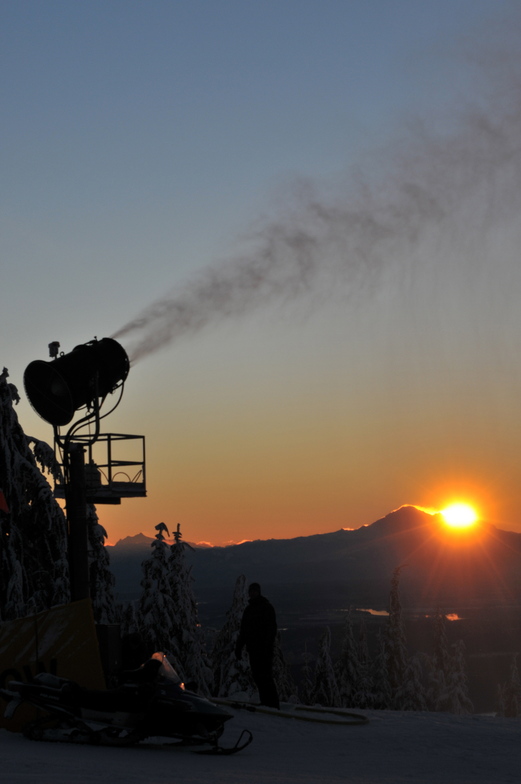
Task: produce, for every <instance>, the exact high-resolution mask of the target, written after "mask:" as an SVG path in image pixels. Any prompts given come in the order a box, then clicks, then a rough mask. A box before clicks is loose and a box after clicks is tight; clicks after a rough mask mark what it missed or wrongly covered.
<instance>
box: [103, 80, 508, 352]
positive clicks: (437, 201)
mask: <svg viewBox="0 0 521 784" xmlns="http://www.w3.org/2000/svg"><path fill="white" fill-rule="evenodd" d="M510 98H512V96H510ZM520 140H521V101H520V100H519V94H518V93H516V95H515V96H514V100H508V101H505V102H504V103H503V105H502V108H499V107H498V106H495V107H494V110H491V109H490V108H489V109H488V110H486V111H485V110H478V109H474V110H472V111H470V110H467V111H466V112H465V113H464V116H462V117H461V119H460V123H459V126H458V127H457V128H456V129H455V130H453V131H452V133H450V134H449V133H447V132H445V133H444V134H443V133H441V134H439V135H436V134H435V133H432V132H429V131H428V130H427V129H426V128H425V126H424V125H421V124H417V125H416V127H415V128H414V129H413V130H410V131H409V133H408V134H407V137H406V139H405V140H404V141H402V142H401V143H400V144H397V145H394V146H393V150H392V156H390V157H391V158H392V165H391V167H387V171H384V173H383V174H381V175H377V176H376V178H375V177H374V176H373V179H372V180H371V179H370V178H369V177H368V178H365V180H364V182H363V184H362V185H361V184H360V183H358V185H357V187H356V188H353V187H350V188H349V191H348V193H347V194H344V195H343V196H338V195H337V196H335V197H330V198H321V197H320V196H319V195H318V191H317V189H314V188H305V189H301V191H300V193H299V197H298V199H297V203H296V204H295V205H294V206H293V207H292V209H291V210H286V211H285V214H283V216H282V217H279V218H278V219H277V220H272V221H266V223H265V225H264V226H262V227H261V228H259V229H257V230H256V231H254V232H252V233H251V234H250V235H249V237H248V238H247V241H246V243H245V249H244V250H243V251H241V252H239V253H237V254H235V255H234V256H233V257H231V258H230V259H228V260H226V261H223V262H220V263H216V264H214V265H212V266H210V267H208V268H207V269H205V270H203V271H202V272H201V273H200V274H199V275H198V276H196V277H194V279H192V280H190V281H188V282H187V283H186V284H185V285H184V286H182V287H180V288H178V289H177V290H175V291H174V292H173V293H172V294H170V295H168V296H166V297H164V298H163V299H160V300H158V301H157V302H154V303H153V304H151V305H150V306H149V307H147V308H146V309H145V310H144V311H143V312H142V313H141V314H140V315H138V317H137V318H135V319H133V320H131V321H130V322H128V323H127V324H125V325H124V326H123V327H122V328H121V329H119V330H118V331H117V332H116V333H115V334H114V335H113V337H114V338H117V339H120V338H125V339H128V346H129V348H128V350H129V354H130V357H131V361H132V362H133V363H135V362H136V361H138V360H140V359H142V358H143V357H145V356H146V355H148V354H151V353H153V352H155V351H157V350H159V349H161V348H163V347H165V346H167V345H168V344H169V343H171V342H172V341H175V340H177V339H179V338H181V337H183V336H186V335H190V334H193V333H195V332H197V331H199V330H202V329H203V328H205V327H208V326H210V325H213V324H216V323H217V322H218V321H219V320H222V319H225V318H231V317H238V316H242V315H245V314H247V313H249V312H251V311H253V310H254V309H256V308H259V307H261V306H264V305H266V304H270V303H277V302H280V303H287V302H288V301H289V300H292V299H294V298H299V299H302V298H305V297H310V298H312V296H313V294H314V292H316V291H317V290H319V289H320V288H321V286H323V285H324V284H325V285H326V286H329V287H330V289H331V290H333V291H335V292H336V293H338V291H339V290H340V291H342V292H344V294H345V295H348V294H349V293H350V292H353V291H355V292H357V293H358V292H360V291H361V290H362V289H363V288H364V287H368V286H372V285H374V284H375V282H377V281H383V280H385V279H386V278H387V276H388V275H390V274H392V271H393V270H394V269H396V265H397V264H398V265H400V264H401V265H402V266H403V264H406V265H407V264H409V267H408V268H407V270H406V272H407V274H409V275H410V274H411V273H412V274H414V265H415V264H416V262H417V259H418V257H419V255H420V253H421V247H422V242H423V241H424V240H426V239H427V241H432V237H433V236H434V237H439V238H446V237H447V236H450V235H451V234H453V233H454V231H455V230H456V229H457V230H458V231H459V232H460V233H461V229H462V226H463V228H464V231H465V232H467V233H468V234H471V233H475V234H479V233H482V232H484V231H486V229H487V226H490V225H492V224H494V222H497V221H498V219H499V220H508V219H509V216H510V217H511V216H512V215H515V214H516V213H517V214H519V212H520V207H521V187H520V186H521V142H520ZM438 250H439V248H438ZM439 266H440V273H442V270H443V259H441V258H440V259H439ZM400 274H401V275H403V269H402V271H401V273H400ZM476 275H478V276H479V269H476V268H473V269H469V270H468V277H469V278H471V277H472V276H476ZM125 342H127V340H126V341H125Z"/></svg>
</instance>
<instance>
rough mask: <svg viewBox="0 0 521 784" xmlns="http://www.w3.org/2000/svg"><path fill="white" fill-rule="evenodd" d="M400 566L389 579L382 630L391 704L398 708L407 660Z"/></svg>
mask: <svg viewBox="0 0 521 784" xmlns="http://www.w3.org/2000/svg"><path fill="white" fill-rule="evenodd" d="M402 568H403V567H402V566H398V567H397V568H396V569H395V570H394V572H393V576H392V579H391V591H390V595H389V617H388V619H387V624H386V627H385V632H384V646H385V656H386V659H387V672H388V678H389V686H390V689H391V694H392V706H393V707H394V708H396V709H398V710H399V709H400V707H401V706H400V704H399V695H400V693H401V689H402V687H403V684H404V679H405V672H406V669H407V661H408V654H407V641H406V637H405V626H404V623H403V617H402V605H401V602H400V593H399V588H400V572H401V570H402Z"/></svg>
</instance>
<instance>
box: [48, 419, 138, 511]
mask: <svg viewBox="0 0 521 784" xmlns="http://www.w3.org/2000/svg"><path fill="white" fill-rule="evenodd" d="M72 441H73V443H77V444H83V445H84V447H85V484H86V496H87V502H88V503H89V504H120V503H121V499H122V498H144V497H145V496H146V494H147V492H146V463H145V436H134V435H126V434H122V433H103V434H102V435H100V436H99V437H98V439H97V440H96V442H95V443H94V444H91V443H89V436H87V435H85V436H81V435H78V436H75V437H74V438H73V439H72ZM55 450H56V457H57V459H58V462H59V463H60V465H61V467H62V471H63V459H62V455H61V453H60V449H59V447H58V446H57V445H56V444H55ZM54 495H55V496H56V498H65V484H64V483H63V482H56V483H55V485H54Z"/></svg>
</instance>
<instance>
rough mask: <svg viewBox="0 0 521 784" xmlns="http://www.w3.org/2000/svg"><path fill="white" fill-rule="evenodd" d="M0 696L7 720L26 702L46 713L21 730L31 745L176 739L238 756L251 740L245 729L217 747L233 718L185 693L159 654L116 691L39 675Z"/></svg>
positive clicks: (14, 684)
mask: <svg viewBox="0 0 521 784" xmlns="http://www.w3.org/2000/svg"><path fill="white" fill-rule="evenodd" d="M0 694H1V695H2V697H3V698H4V699H5V700H7V702H8V705H7V708H6V711H5V714H4V715H5V718H10V717H12V716H13V715H14V713H15V711H16V709H17V708H18V706H19V705H21V704H22V703H24V702H25V703H30V704H31V705H33V706H35V707H37V708H41V709H43V710H44V711H45V713H46V715H44V716H43V717H40V718H38V719H36V720H35V721H32V722H29V724H27V725H26V727H25V728H24V730H23V732H24V734H25V735H26V737H28V738H31V739H32V740H54V741H65V742H71V743H92V744H101V745H106V746H133V745H135V744H137V743H139V742H140V741H142V740H145V739H146V738H158V739H163V738H165V739H166V738H173V739H176V740H177V743H174V744H173V745H186V746H204V747H206V746H209V748H203V749H201V750H197V751H196V752H195V753H198V754H235V753H236V752H238V751H242V749H244V748H245V747H246V746H248V745H249V744H250V743H251V741H252V734H251V732H250V731H249V730H243V732H242V733H241V735H240V736H239V738H238V740H237V742H236V743H235V745H234V746H232V747H223V746H221V745H219V738H220V736H221V735H222V733H223V731H224V724H225V722H226V721H228V720H229V719H231V718H233V714H231V713H229V712H228V711H226V710H225V709H224V708H222V707H221V706H219V705H215V704H214V703H213V702H211V701H210V700H208V699H206V698H205V697H201V696H200V695H198V694H196V693H195V692H194V691H191V690H189V689H188V688H185V685H184V684H183V683H182V682H181V678H180V677H179V676H178V674H177V672H176V671H175V669H174V668H173V667H172V665H171V664H170V662H169V661H168V659H167V657H166V656H165V654H163V653H160V652H158V653H154V654H153V655H152V657H151V658H150V659H149V660H148V661H147V662H145V663H144V664H143V665H142V666H141V667H139V668H138V669H137V670H133V671H132V672H127V673H126V674H125V675H124V678H123V682H122V684H121V686H118V687H117V688H114V689H108V690H106V691H102V690H94V689H86V688H83V687H82V686H80V685H79V684H78V683H76V682H74V681H72V680H68V679H67V678H60V677H58V676H57V675H51V674H49V673H40V674H39V675H36V676H35V678H34V679H33V680H32V681H31V682H30V683H23V682H21V681H10V682H9V684H8V687H7V688H5V689H0Z"/></svg>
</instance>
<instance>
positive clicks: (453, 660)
mask: <svg viewBox="0 0 521 784" xmlns="http://www.w3.org/2000/svg"><path fill="white" fill-rule="evenodd" d="M518 680H519V675H518ZM520 685H521V684H520ZM447 700H448V704H449V711H450V712H451V713H456V714H458V715H460V716H461V715H465V714H467V713H473V711H474V706H473V704H472V702H471V700H470V697H469V687H468V679H467V664H466V661H465V643H464V642H463V640H458V641H457V642H455V643H454V644H453V645H452V649H451V657H450V671H449V677H448V680H447Z"/></svg>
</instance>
